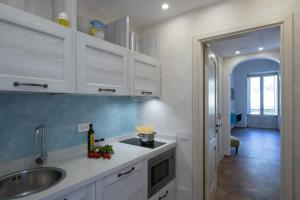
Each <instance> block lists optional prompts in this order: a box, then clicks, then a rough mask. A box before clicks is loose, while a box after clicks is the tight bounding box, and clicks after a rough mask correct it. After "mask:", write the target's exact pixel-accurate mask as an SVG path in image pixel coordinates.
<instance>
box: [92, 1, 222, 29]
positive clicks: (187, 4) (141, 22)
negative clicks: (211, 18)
mask: <svg viewBox="0 0 300 200" xmlns="http://www.w3.org/2000/svg"><path fill="white" fill-rule="evenodd" d="M89 1H93V2H94V3H95V4H96V5H97V6H99V7H100V8H102V9H105V10H107V11H109V12H111V13H114V14H115V15H116V16H117V17H124V16H129V17H130V19H131V20H132V22H133V24H134V27H136V28H142V27H145V26H148V25H151V24H153V23H156V22H159V21H161V20H165V19H168V18H171V17H174V16H177V15H180V14H182V13H185V12H188V11H191V10H194V9H196V8H199V7H202V6H205V5H208V4H211V3H214V2H217V1H220V0H89ZM164 2H167V3H169V5H170V8H169V9H168V10H166V11H163V10H162V9H161V5H162V3H164Z"/></svg>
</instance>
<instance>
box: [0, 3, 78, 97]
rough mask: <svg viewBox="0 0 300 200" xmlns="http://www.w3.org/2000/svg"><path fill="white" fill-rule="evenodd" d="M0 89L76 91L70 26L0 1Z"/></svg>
mask: <svg viewBox="0 0 300 200" xmlns="http://www.w3.org/2000/svg"><path fill="white" fill-rule="evenodd" d="M0 35H1V37H0V90H3V91H23V92H49V93H51V92H55V93H73V92H75V82H76V79H75V74H76V71H75V66H74V60H75V58H74V48H73V44H74V43H73V31H72V29H69V28H65V27H62V26H60V25H58V24H56V23H54V22H51V21H48V20H46V19H43V18H41V17H37V16H34V15H32V14H29V13H26V12H24V11H21V10H18V9H16V8H12V7H9V6H6V5H4V4H0Z"/></svg>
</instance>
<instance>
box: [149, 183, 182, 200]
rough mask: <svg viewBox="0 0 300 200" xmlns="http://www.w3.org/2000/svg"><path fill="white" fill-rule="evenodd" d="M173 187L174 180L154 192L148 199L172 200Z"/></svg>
mask: <svg viewBox="0 0 300 200" xmlns="http://www.w3.org/2000/svg"><path fill="white" fill-rule="evenodd" d="M175 187H176V184H175V180H174V181H172V182H170V183H169V184H168V185H166V186H165V187H164V188H162V189H161V190H160V191H159V192H157V193H156V194H154V195H153V196H152V197H151V198H150V199H149V200H174V199H176V192H175Z"/></svg>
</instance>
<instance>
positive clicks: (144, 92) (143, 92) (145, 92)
mask: <svg viewBox="0 0 300 200" xmlns="http://www.w3.org/2000/svg"><path fill="white" fill-rule="evenodd" d="M141 93H142V94H149V95H151V94H152V92H148V91H142V92H141Z"/></svg>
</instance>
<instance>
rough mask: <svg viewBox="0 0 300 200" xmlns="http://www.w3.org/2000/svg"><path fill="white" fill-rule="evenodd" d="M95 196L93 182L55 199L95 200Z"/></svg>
mask: <svg viewBox="0 0 300 200" xmlns="http://www.w3.org/2000/svg"><path fill="white" fill-rule="evenodd" d="M95 196H96V193H95V184H91V185H88V186H86V187H84V188H82V189H79V190H76V191H74V192H71V193H70V194H68V195H66V196H64V197H61V198H59V199H57V200H95Z"/></svg>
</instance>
